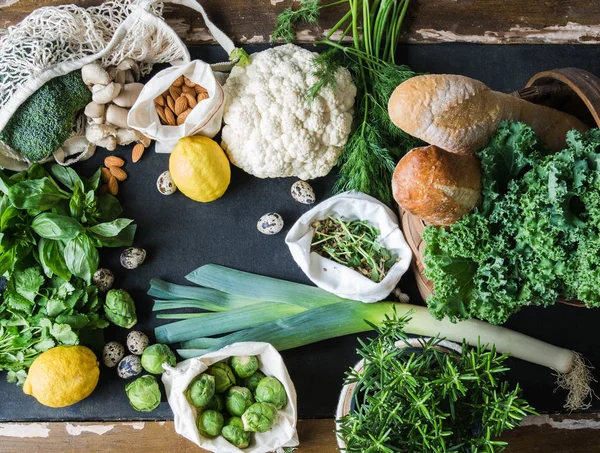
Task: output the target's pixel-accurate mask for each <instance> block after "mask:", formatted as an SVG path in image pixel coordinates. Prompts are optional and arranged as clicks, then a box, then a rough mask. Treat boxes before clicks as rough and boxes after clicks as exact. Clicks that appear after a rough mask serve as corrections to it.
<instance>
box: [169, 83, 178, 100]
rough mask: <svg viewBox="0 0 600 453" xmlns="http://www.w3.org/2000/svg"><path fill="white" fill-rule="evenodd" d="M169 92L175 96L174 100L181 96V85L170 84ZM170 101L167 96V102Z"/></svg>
mask: <svg viewBox="0 0 600 453" xmlns="http://www.w3.org/2000/svg"><path fill="white" fill-rule="evenodd" d="M169 94H170V95H171V97H172V98H173V100H175V99H177V98H178V97H179V96H181V88H179V87H174V86H170V87H169ZM168 101H169V99H168V98H167V102H168Z"/></svg>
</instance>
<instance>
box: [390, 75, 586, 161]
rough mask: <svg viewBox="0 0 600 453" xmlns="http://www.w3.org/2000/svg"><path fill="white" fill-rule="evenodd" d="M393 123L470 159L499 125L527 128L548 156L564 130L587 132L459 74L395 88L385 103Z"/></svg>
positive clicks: (558, 147)
mask: <svg viewBox="0 0 600 453" xmlns="http://www.w3.org/2000/svg"><path fill="white" fill-rule="evenodd" d="M388 112H389V114H390V118H391V120H392V121H393V123H394V124H395V125H396V126H398V127H399V128H400V129H402V130H403V131H405V132H407V133H409V134H410V135H413V136H415V137H417V138H420V139H421V140H424V141H425V142H427V143H431V144H432V145H436V146H439V147H440V148H442V149H445V150H446V151H450V152H453V153H457V154H473V153H474V152H476V151H478V150H480V149H481V148H483V147H485V146H486V145H487V143H488V141H489V139H490V137H491V136H492V135H493V134H494V132H495V131H496V129H497V128H498V124H499V123H500V122H501V121H503V120H514V121H522V122H524V123H525V124H528V125H530V126H531V127H532V128H533V130H534V131H535V132H536V134H537V135H538V137H540V138H541V139H542V140H543V141H545V142H546V143H547V144H548V146H549V147H550V149H551V150H552V151H555V152H556V151H560V150H561V149H563V148H564V146H565V136H566V134H567V131H569V130H571V129H577V130H578V131H581V132H583V131H585V130H587V129H588V127H587V126H586V125H585V124H584V123H582V122H581V121H579V120H578V119H577V118H575V117H574V116H572V115H569V114H567V113H563V112H559V111H558V110H554V109H551V108H549V107H544V106H541V105H537V104H533V103H531V102H528V101H524V100H522V99H518V98H516V97H513V96H511V95H508V94H504V93H499V92H497V91H492V90H490V89H489V88H488V87H487V86H485V85H484V84H483V83H482V82H480V81H478V80H474V79H470V78H468V77H465V76H460V75H433V74H432V75H423V76H417V77H413V78H412V79H408V80H407V81H406V82H404V83H401V84H400V85H398V87H397V88H396V90H395V91H394V92H393V93H392V96H391V97H390V101H389V103H388Z"/></svg>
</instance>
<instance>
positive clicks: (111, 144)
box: [85, 124, 117, 151]
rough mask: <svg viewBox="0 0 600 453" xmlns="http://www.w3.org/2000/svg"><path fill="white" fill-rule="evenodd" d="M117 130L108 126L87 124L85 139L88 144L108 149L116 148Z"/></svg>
mask: <svg viewBox="0 0 600 453" xmlns="http://www.w3.org/2000/svg"><path fill="white" fill-rule="evenodd" d="M116 136H117V130H116V129H115V128H114V127H112V126H109V125H108V124H88V126H87V128H86V130H85V138H86V139H87V141H88V142H90V143H93V144H95V145H98V146H101V147H103V148H106V149H108V150H109V151H112V150H114V149H115V148H116V147H117V139H116Z"/></svg>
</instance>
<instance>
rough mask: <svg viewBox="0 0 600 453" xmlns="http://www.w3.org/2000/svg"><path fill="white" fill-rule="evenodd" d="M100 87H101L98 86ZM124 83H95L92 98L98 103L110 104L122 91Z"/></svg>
mask: <svg viewBox="0 0 600 453" xmlns="http://www.w3.org/2000/svg"><path fill="white" fill-rule="evenodd" d="M97 87H99V88H97ZM121 88H122V85H120V84H118V83H114V82H111V83H109V84H108V85H106V86H104V85H95V86H94V87H93V88H92V100H93V101H94V102H95V103H96V104H108V103H109V102H110V101H112V100H113V99H114V98H116V97H117V96H118V95H119V93H120V92H121Z"/></svg>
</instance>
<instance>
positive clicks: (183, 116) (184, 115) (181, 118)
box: [177, 109, 192, 126]
mask: <svg viewBox="0 0 600 453" xmlns="http://www.w3.org/2000/svg"><path fill="white" fill-rule="evenodd" d="M191 111H192V109H187V110H186V111H185V112H183V113H182V114H181V115H179V116H178V117H177V125H178V126H179V125H181V124H183V123H184V122H185V120H186V118H187V117H188V115H189V114H190V112H191Z"/></svg>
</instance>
